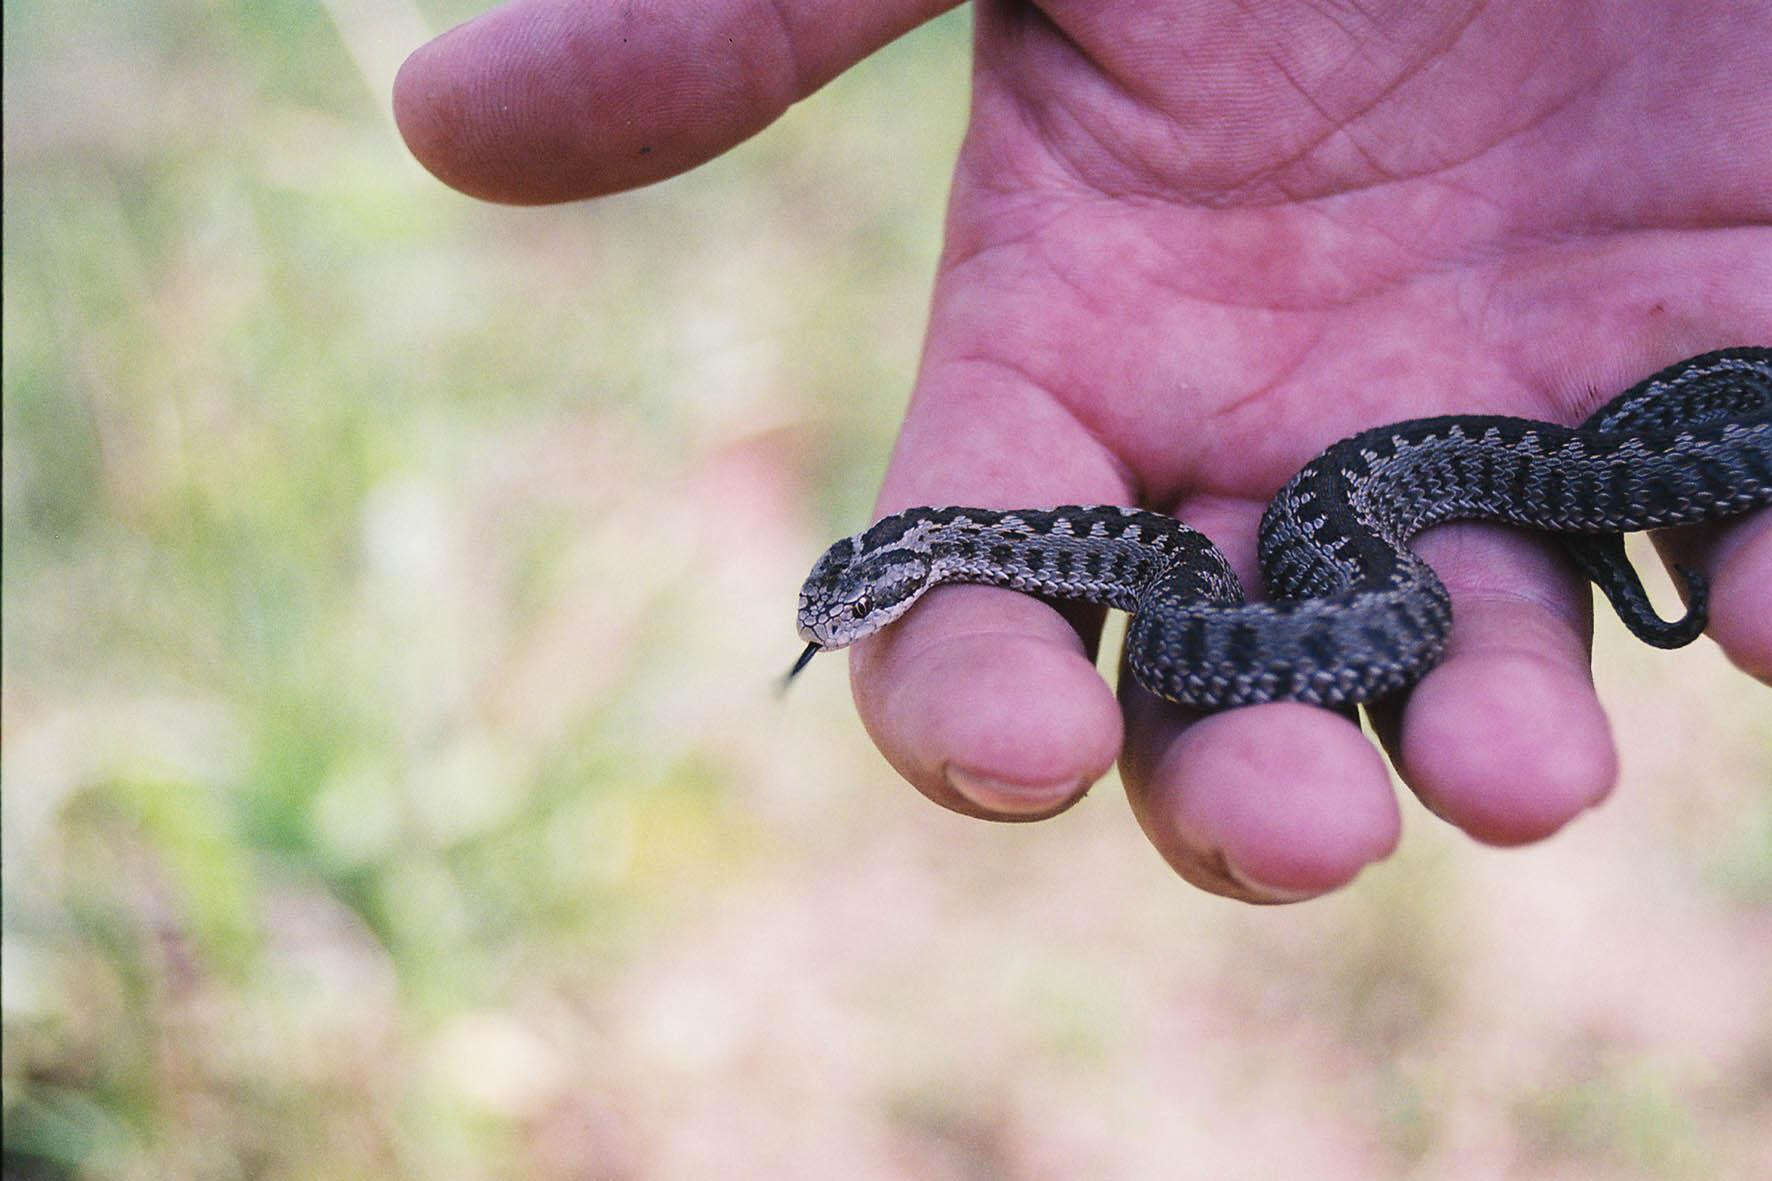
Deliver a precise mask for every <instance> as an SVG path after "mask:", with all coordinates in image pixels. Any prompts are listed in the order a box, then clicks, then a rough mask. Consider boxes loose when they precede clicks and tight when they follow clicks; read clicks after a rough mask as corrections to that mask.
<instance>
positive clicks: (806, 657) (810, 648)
mask: <svg viewBox="0 0 1772 1181" xmlns="http://www.w3.org/2000/svg"><path fill="white" fill-rule="evenodd" d="M823 651H824V649H823V648H822V647H821V646H819V645H818V644H817V643H812V644H808V645H806V651H804V652H802V653H800V659H798V660H796V661H794V667H793V668H790V669H789V670H788V675H787V676H785V677H783V678H782V679H781V691H782V692H784V693H785V692H787V688H788V685H789V684H790V683H791V682H792V681H793V679H794V678H795V677H797V676H799V675H800V670H801V669H803V668H805V667H806V666H807V665H809V664H811V663H812V658H813V657H814V656H817V655H818V654H819V653H820V652H823Z"/></svg>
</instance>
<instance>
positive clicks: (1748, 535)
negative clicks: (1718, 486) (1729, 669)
mask: <svg viewBox="0 0 1772 1181" xmlns="http://www.w3.org/2000/svg"><path fill="white" fill-rule="evenodd" d="M1709 566H1710V579H1711V603H1710V624H1709V627H1708V628H1707V629H1706V630H1707V631H1708V632H1709V634H1710V636H1711V638H1712V639H1714V640H1716V642H1717V644H1718V645H1719V646H1720V647H1721V648H1722V649H1723V652H1724V653H1725V654H1726V655H1727V656H1728V657H1729V659H1730V661H1731V662H1733V663H1734V664H1735V666H1736V667H1737V668H1739V669H1741V670H1742V671H1743V672H1745V673H1747V674H1748V675H1749V676H1752V677H1756V678H1758V679H1759V680H1761V681H1764V682H1767V683H1768V684H1772V512H1765V511H1763V512H1759V513H1756V514H1755V515H1754V516H1753V517H1751V518H1748V519H1747V520H1744V521H1741V522H1738V523H1735V524H1734V525H1733V526H1731V527H1730V528H1728V529H1727V530H1726V531H1725V532H1724V533H1723V534H1722V536H1721V538H1720V540H1719V541H1718V542H1717V544H1716V545H1715V547H1714V548H1713V549H1712V551H1711V553H1710V555H1709Z"/></svg>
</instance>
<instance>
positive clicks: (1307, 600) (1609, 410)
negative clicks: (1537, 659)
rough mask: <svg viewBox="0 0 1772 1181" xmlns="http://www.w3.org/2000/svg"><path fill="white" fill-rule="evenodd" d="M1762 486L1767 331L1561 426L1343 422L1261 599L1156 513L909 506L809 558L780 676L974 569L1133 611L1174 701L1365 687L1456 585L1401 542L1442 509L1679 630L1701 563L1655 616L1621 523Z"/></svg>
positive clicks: (1413, 644) (1282, 508) (1651, 621)
mask: <svg viewBox="0 0 1772 1181" xmlns="http://www.w3.org/2000/svg"><path fill="white" fill-rule="evenodd" d="M1767 504H1772V349H1768V348H1731V349H1722V350H1719V351H1717V352H1711V353H1706V354H1704V355H1702V356H1698V357H1693V358H1690V359H1689V360H1685V361H1681V362H1680V363H1679V364H1677V365H1672V366H1669V367H1668V368H1666V369H1664V370H1662V371H1661V372H1659V373H1657V374H1655V375H1654V376H1652V377H1649V378H1646V379H1645V380H1643V381H1641V382H1639V383H1637V384H1636V385H1634V386H1632V387H1631V388H1630V389H1628V390H1626V391H1625V392H1624V393H1623V394H1620V395H1619V396H1618V397H1617V398H1614V399H1613V400H1612V401H1611V402H1608V403H1607V404H1606V405H1605V406H1603V407H1601V408H1600V410H1598V411H1597V412H1595V413H1594V414H1593V415H1592V416H1590V417H1589V418H1588V419H1587V420H1586V421H1585V422H1583V423H1582V424H1581V425H1580V426H1578V427H1566V426H1558V425H1556V424H1553V423H1548V422H1537V421H1534V420H1532V419H1524V418H1509V417H1503V416H1499V415H1452V416H1447V417H1439V418H1418V419H1411V420H1409V421H1407V422H1399V423H1395V424H1392V425H1390V426H1384V427H1377V428H1375V429H1372V430H1368V431H1362V432H1361V433H1359V434H1357V435H1354V436H1352V437H1351V438H1347V439H1343V440H1342V441H1341V442H1339V443H1336V444H1335V445H1334V446H1332V447H1330V448H1329V449H1328V450H1327V451H1325V452H1324V453H1323V454H1322V455H1320V456H1318V457H1317V458H1316V459H1314V460H1312V461H1311V462H1310V463H1309V464H1307V465H1306V466H1305V467H1304V469H1303V470H1302V471H1300V472H1299V473H1298V474H1297V475H1296V476H1294V477H1293V478H1292V479H1291V480H1290V481H1289V482H1288V483H1287V484H1286V486H1285V487H1283V488H1282V489H1280V492H1279V494H1278V495H1276V496H1275V497H1274V499H1273V501H1272V502H1271V503H1270V504H1269V505H1268V507H1267V510H1266V512H1265V513H1264V514H1263V516H1262V521H1261V534H1260V559H1261V572H1262V578H1263V580H1264V581H1265V582H1266V584H1267V589H1268V592H1269V594H1270V595H1272V599H1271V600H1270V601H1268V602H1262V603H1249V602H1245V601H1244V596H1243V588H1242V586H1241V585H1240V584H1239V583H1238V581H1237V576H1236V575H1235V574H1234V573H1233V572H1232V570H1231V568H1230V565H1229V563H1228V562H1227V561H1226V560H1225V557H1224V555H1223V554H1222V553H1220V552H1219V550H1218V548H1217V547H1216V546H1214V545H1213V544H1212V542H1211V541H1209V540H1208V539H1207V538H1206V537H1205V535H1204V534H1201V533H1199V532H1197V531H1195V530H1193V529H1190V528H1188V527H1187V526H1186V525H1183V524H1181V523H1180V522H1178V521H1176V520H1174V519H1173V518H1171V517H1167V516H1164V515H1162V514H1160V513H1153V512H1147V511H1144V510H1141V509H1131V508H1121V507H1117V506H1113V505H1064V506H1061V507H1058V508H1050V509H1020V510H1013V511H1000V510H993V509H979V508H913V509H907V510H906V511H904V512H901V513H897V514H894V515H893V516H890V517H887V518H885V519H884V520H882V521H879V522H878V523H876V524H875V525H873V526H872V527H871V528H869V529H867V530H865V531H864V532H861V533H858V534H856V535H854V536H853V537H847V538H844V539H843V540H842V541H839V542H837V543H836V544H835V545H833V546H831V547H830V549H828V550H827V551H825V553H824V555H823V556H822V557H820V558H819V559H818V562H817V564H816V565H814V566H813V568H812V573H811V574H810V575H809V576H808V577H807V579H806V583H805V585H804V587H803V588H802V589H801V591H800V608H799V619H798V622H799V630H800V636H801V638H802V639H804V640H806V641H807V647H806V650H805V652H804V653H802V654H801V656H800V659H799V661H798V662H797V663H796V664H795V665H794V668H793V671H792V672H790V673H789V674H788V676H789V678H792V677H793V676H794V674H795V673H798V672H799V671H800V670H801V669H802V668H804V667H805V666H806V664H807V662H808V661H810V660H811V659H812V657H813V656H814V655H816V654H817V653H818V652H821V651H825V650H827V649H832V648H842V647H844V646H846V645H848V644H851V643H854V642H855V641H856V640H858V639H861V638H862V637H864V636H867V635H870V634H872V633H873V632H876V631H878V630H879V629H881V628H882V627H885V626H886V625H887V624H889V623H891V622H892V621H893V620H895V619H897V618H898V617H899V616H901V615H903V614H904V613H905V612H906V611H907V610H909V609H910V607H911V605H912V604H913V603H915V602H916V600H917V599H918V598H919V597H920V596H921V595H922V594H923V593H924V592H925V591H927V590H929V589H930V588H931V587H934V586H936V585H938V584H940V583H943V582H974V583H985V584H989V585H992V586H1002V587H1008V588H1010V589H1013V590H1019V591H1026V592H1028V593H1030V594H1036V595H1045V596H1049V597H1052V598H1058V599H1081V600H1085V601H1087V602H1091V603H1096V604H1099V605H1102V606H1106V607H1114V608H1118V609H1120V610H1124V611H1130V612H1132V613H1133V618H1132V623H1131V626H1130V627H1129V629H1128V631H1127V636H1126V662H1127V664H1128V665H1129V666H1130V667H1131V669H1132V673H1133V675H1134V676H1135V677H1137V678H1138V681H1139V683H1140V684H1142V685H1143V686H1144V687H1145V688H1146V689H1149V690H1150V691H1151V692H1152V693H1155V694H1156V695H1158V696H1159V697H1164V698H1167V699H1169V700H1171V701H1176V702H1180V703H1183V704H1186V705H1191V706H1196V707H1201V708H1208V709H1218V708H1224V707H1228V706H1237V705H1254V704H1259V703H1261V702H1267V701H1305V702H1311V703H1314V704H1317V705H1327V706H1340V705H1345V704H1348V703H1351V702H1360V701H1367V700H1370V699H1372V698H1376V697H1381V696H1383V695H1385V694H1387V693H1392V692H1395V691H1396V690H1398V689H1401V688H1404V687H1406V686H1408V685H1410V684H1413V683H1414V682H1415V681H1416V680H1418V679H1420V678H1421V676H1422V675H1423V674H1425V673H1426V672H1427V670H1428V669H1430V668H1432V667H1433V666H1434V665H1435V664H1436V663H1437V662H1438V661H1439V659H1440V657H1441V656H1442V655H1443V654H1444V652H1445V648H1446V640H1447V636H1448V635H1449V634H1450V632H1451V628H1452V604H1451V599H1450V596H1449V595H1448V594H1447V592H1446V588H1445V586H1444V585H1443V584H1442V583H1441V582H1440V579H1439V578H1438V576H1436V575H1435V574H1434V572H1433V570H1432V569H1431V568H1430V567H1429V566H1428V565H1427V563H1426V562H1424V561H1422V560H1421V559H1420V558H1419V557H1417V556H1416V555H1415V554H1414V553H1413V552H1412V551H1411V550H1410V549H1409V541H1410V540H1411V539H1412V538H1413V537H1414V536H1415V535H1416V534H1418V533H1420V532H1421V531H1422V530H1423V529H1427V528H1429V527H1431V526H1434V525H1438V524H1441V523H1443V522H1447V521H1459V520H1479V521H1498V522H1504V523H1507V524H1512V525H1520V526H1525V527H1527V528H1532V529H1541V530H1547V531H1549V532H1551V533H1552V534H1553V535H1555V536H1556V538H1557V540H1558V541H1559V542H1560V543H1561V544H1562V546H1563V548H1564V549H1565V550H1567V551H1568V552H1569V554H1570V556H1571V557H1572V558H1573V559H1574V560H1575V562H1576V564H1577V565H1578V566H1579V567H1580V568H1581V570H1582V572H1583V573H1584V574H1586V575H1587V576H1588V578H1589V579H1590V580H1592V581H1593V582H1594V583H1595V584H1596V585H1597V586H1598V587H1599V588H1600V589H1601V591H1603V592H1604V593H1605V595H1606V597H1607V598H1608V599H1610V600H1611V602H1612V604H1613V607H1614V608H1615V609H1616V610H1617V611H1618V614H1619V616H1620V618H1622V619H1623V620H1624V622H1625V624H1626V625H1627V626H1628V627H1629V628H1630V629H1631V631H1632V632H1634V633H1635V634H1636V635H1637V636H1639V637H1641V638H1642V639H1643V640H1645V641H1647V642H1649V643H1651V644H1655V645H1657V646H1660V647H1677V646H1679V645H1681V644H1684V643H1687V642H1689V641H1691V640H1692V639H1694V638H1695V637H1696V636H1697V635H1698V634H1699V633H1700V632H1701V631H1703V629H1704V625H1705V620H1706V617H1707V616H1706V599H1707V595H1706V583H1705V580H1704V578H1703V576H1702V575H1701V574H1699V573H1698V572H1696V571H1692V570H1686V569H1684V568H1678V567H1676V571H1677V573H1678V574H1679V576H1680V578H1681V579H1682V581H1683V582H1684V583H1685V589H1686V601H1687V611H1686V614H1685V615H1684V616H1683V617H1682V618H1680V619H1678V620H1673V621H1664V620H1662V619H1660V618H1659V617H1657V615H1656V614H1655V611H1654V608H1653V607H1652V606H1651V605H1650V603H1649V600H1648V596H1647V594H1646V593H1645V592H1644V590H1643V585H1642V583H1641V581H1640V580H1639V579H1638V578H1637V575H1636V572H1635V571H1634V570H1633V569H1632V568H1631V566H1630V563H1629V562H1628V561H1627V560H1626V559H1625V552H1624V537H1623V535H1624V534H1625V533H1628V532H1633V531H1636V530H1641V529H1659V528H1662V527H1665V526H1670V525H1686V524H1692V523H1694V522H1698V521H1709V520H1716V519H1718V518H1722V517H1729V516H1734V515H1736V514H1739V513H1744V512H1747V511H1749V510H1750V509H1754V508H1758V507H1761V506H1763V505H1767Z"/></svg>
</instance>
